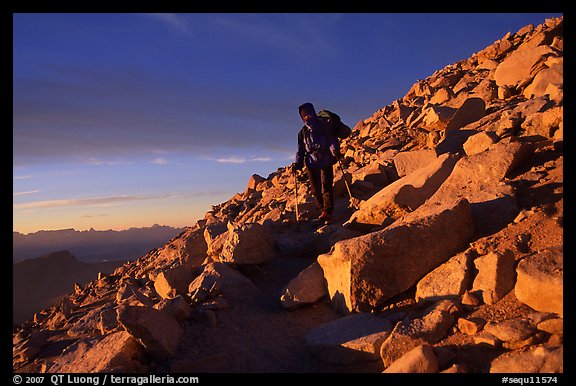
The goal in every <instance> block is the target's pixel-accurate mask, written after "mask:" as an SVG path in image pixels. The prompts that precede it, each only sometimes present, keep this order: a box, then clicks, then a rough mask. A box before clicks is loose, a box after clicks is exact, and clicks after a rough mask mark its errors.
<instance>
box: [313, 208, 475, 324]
mask: <svg viewBox="0 0 576 386" xmlns="http://www.w3.org/2000/svg"><path fill="white" fill-rule="evenodd" d="M446 229H450V230H451V234H450V237H446ZM473 234H474V226H473V223H472V216H471V212H470V204H469V203H468V201H467V200H465V199H463V200H461V201H458V202H457V203H456V204H452V205H438V206H435V207H433V208H430V209H429V210H426V211H422V210H420V208H419V209H418V210H416V211H415V212H412V213H410V214H408V215H406V216H405V217H404V218H402V219H401V220H398V221H396V222H395V223H393V224H392V225H390V226H389V227H387V228H385V229H383V230H380V231H377V232H372V233H369V234H367V235H364V236H360V237H355V238H352V239H348V240H343V241H340V242H338V243H336V244H335V245H334V248H333V249H332V250H331V251H330V252H329V253H327V254H323V255H320V256H318V263H319V264H320V266H321V267H322V269H323V270H324V277H325V278H326V281H327V283H328V293H329V295H330V298H331V300H332V303H333V305H334V306H335V307H336V308H337V309H338V310H340V311H341V312H343V313H346V312H350V311H361V312H364V311H370V310H373V309H375V308H376V307H378V306H380V305H382V304H383V303H384V302H386V301H387V300H388V299H390V298H391V297H393V296H395V295H398V294H400V293H402V292H404V291H406V290H407V289H409V288H410V287H412V286H413V285H414V284H416V283H417V281H418V280H419V279H420V278H422V277H423V276H424V275H426V274H427V273H428V272H430V271H432V270H433V269H434V268H436V267H438V266H439V265H440V264H442V263H444V262H445V261H446V260H448V259H449V258H450V257H451V256H453V255H454V254H456V253H457V252H459V251H461V250H462V249H464V248H465V247H466V245H467V244H468V242H469V241H470V238H471V237H472V235H473Z"/></svg>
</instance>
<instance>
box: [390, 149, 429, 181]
mask: <svg viewBox="0 0 576 386" xmlns="http://www.w3.org/2000/svg"><path fill="white" fill-rule="evenodd" d="M435 160H436V152H435V151H434V150H432V149H423V150H413V151H401V152H399V153H396V155H395V156H394V166H395V167H396V173H398V177H404V176H406V175H408V174H410V173H412V172H414V171H415V170H418V169H420V168H423V167H426V166H428V165H430V163H432V162H434V161H435Z"/></svg>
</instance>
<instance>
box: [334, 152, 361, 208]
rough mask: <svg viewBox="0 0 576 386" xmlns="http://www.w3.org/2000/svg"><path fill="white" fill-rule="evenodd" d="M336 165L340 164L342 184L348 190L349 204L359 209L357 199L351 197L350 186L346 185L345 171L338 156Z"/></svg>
mask: <svg viewBox="0 0 576 386" xmlns="http://www.w3.org/2000/svg"><path fill="white" fill-rule="evenodd" d="M338 165H340V171H341V172H342V179H343V180H344V185H346V190H348V196H350V206H352V207H353V208H354V209H359V208H360V205H358V201H357V200H356V199H355V198H354V197H352V192H351V191H350V186H349V185H348V181H347V180H346V173H345V172H344V167H343V166H342V160H341V159H340V157H338Z"/></svg>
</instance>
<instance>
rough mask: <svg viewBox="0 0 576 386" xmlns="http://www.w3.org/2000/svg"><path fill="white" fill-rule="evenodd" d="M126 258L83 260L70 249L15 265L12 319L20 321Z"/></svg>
mask: <svg viewBox="0 0 576 386" xmlns="http://www.w3.org/2000/svg"><path fill="white" fill-rule="evenodd" d="M122 264H124V261H122V260H118V261H109V262H100V263H84V262H81V261H79V260H78V259H76V257H74V256H73V255H72V254H71V253H70V252H69V251H57V252H52V253H49V254H47V255H44V256H41V257H37V258H35V259H28V260H25V261H22V262H20V263H15V264H13V266H12V280H13V281H12V301H13V303H12V311H13V314H12V320H13V322H14V323H21V322H23V321H24V320H28V319H32V318H33V316H34V313H36V312H38V311H40V310H41V309H43V308H47V307H49V306H50V305H52V304H53V303H54V302H56V301H57V300H59V299H60V298H62V297H63V296H64V295H66V294H69V293H71V292H73V291H74V283H78V284H80V285H84V284H86V283H88V282H89V281H92V280H95V279H96V278H97V277H98V272H102V273H105V274H110V273H113V272H114V270H115V269H116V268H117V267H119V266H121V265H122Z"/></svg>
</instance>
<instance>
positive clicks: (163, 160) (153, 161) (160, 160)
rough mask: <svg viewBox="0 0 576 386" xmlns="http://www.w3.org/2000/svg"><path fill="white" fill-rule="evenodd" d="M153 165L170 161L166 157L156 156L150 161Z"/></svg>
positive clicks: (166, 163) (165, 163)
mask: <svg viewBox="0 0 576 386" xmlns="http://www.w3.org/2000/svg"><path fill="white" fill-rule="evenodd" d="M150 163H151V164H154V165H168V164H169V163H170V162H169V161H168V160H167V159H166V158H162V157H158V158H154V159H153V160H152V161H150Z"/></svg>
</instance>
